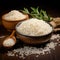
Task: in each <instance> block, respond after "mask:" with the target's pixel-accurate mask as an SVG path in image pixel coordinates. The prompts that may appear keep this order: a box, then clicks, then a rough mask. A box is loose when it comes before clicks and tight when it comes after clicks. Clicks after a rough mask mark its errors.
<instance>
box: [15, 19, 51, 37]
mask: <svg viewBox="0 0 60 60" xmlns="http://www.w3.org/2000/svg"><path fill="white" fill-rule="evenodd" d="M16 30H17V32H18V33H20V34H23V35H27V36H43V35H46V34H49V33H51V32H52V27H51V26H50V25H49V24H48V23H47V22H45V21H43V20H39V19H36V18H31V19H29V20H26V21H24V22H22V23H21V24H20V25H19V26H17V27H16Z"/></svg>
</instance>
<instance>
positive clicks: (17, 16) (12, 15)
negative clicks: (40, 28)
mask: <svg viewBox="0 0 60 60" xmlns="http://www.w3.org/2000/svg"><path fill="white" fill-rule="evenodd" d="M3 18H4V19H5V20H8V21H15V20H22V19H24V18H26V16H25V15H24V14H23V13H21V12H19V11H18V10H12V11H10V12H9V13H7V14H5V15H4V16H3Z"/></svg>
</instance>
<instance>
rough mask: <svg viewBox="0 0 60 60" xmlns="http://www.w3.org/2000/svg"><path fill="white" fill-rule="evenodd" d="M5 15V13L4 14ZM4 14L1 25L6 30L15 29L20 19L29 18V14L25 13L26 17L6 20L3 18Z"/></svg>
mask: <svg viewBox="0 0 60 60" xmlns="http://www.w3.org/2000/svg"><path fill="white" fill-rule="evenodd" d="M4 15H5V14H4ZM4 15H3V16H2V24H3V26H4V27H5V28H6V29H7V30H10V31H12V30H13V29H15V26H16V24H17V23H18V22H20V21H24V20H27V19H28V18H29V16H28V15H27V14H26V18H24V19H22V20H17V21H16V20H12V21H10V20H6V19H4Z"/></svg>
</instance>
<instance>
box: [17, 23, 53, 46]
mask: <svg viewBox="0 0 60 60" xmlns="http://www.w3.org/2000/svg"><path fill="white" fill-rule="evenodd" d="M20 24H21V22H20V23H18V24H17V25H16V34H17V36H18V38H19V39H20V40H21V41H23V42H24V43H27V44H33V45H36V44H42V43H45V42H47V41H49V39H50V38H51V35H52V32H53V27H52V31H51V32H50V33H48V34H46V35H42V36H27V35H23V34H21V33H19V32H18V31H17V27H18V26H19V25H20Z"/></svg>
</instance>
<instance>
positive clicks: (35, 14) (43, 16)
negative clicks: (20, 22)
mask: <svg viewBox="0 0 60 60" xmlns="http://www.w3.org/2000/svg"><path fill="white" fill-rule="evenodd" d="M22 12H23V13H25V14H29V15H30V16H31V18H37V19H40V20H45V21H48V22H49V21H51V18H50V16H49V15H48V14H47V12H46V11H44V10H42V9H41V10H39V7H37V8H34V7H31V11H29V10H28V9H27V8H24V10H22Z"/></svg>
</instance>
